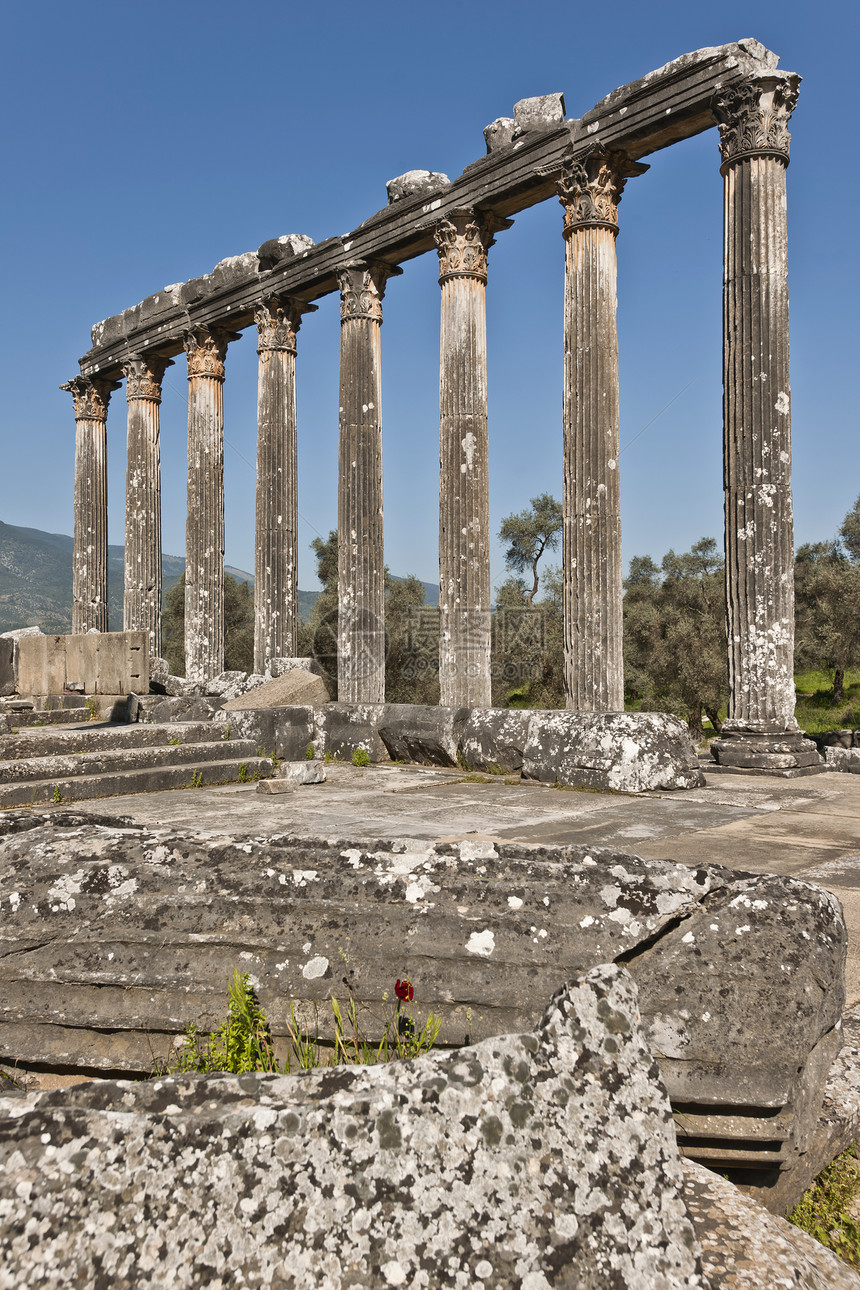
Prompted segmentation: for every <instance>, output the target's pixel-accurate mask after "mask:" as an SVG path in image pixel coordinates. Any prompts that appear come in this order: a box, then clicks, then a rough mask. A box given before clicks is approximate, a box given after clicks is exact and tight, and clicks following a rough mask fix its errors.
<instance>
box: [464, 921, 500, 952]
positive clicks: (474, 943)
mask: <svg viewBox="0 0 860 1290" xmlns="http://www.w3.org/2000/svg"><path fill="white" fill-rule="evenodd" d="M495 948H496V938H495V936H494V935H493V933H492V932H491V931H490V929H489V927H487V928H485V930H484V931H483V932H472V935H471V936H470V937H469V939H468V941H467V942H466V952H467V953H468V954H479V955H480V956H481V958H483V959H488V958H489V957H490V955H491V954H492V952H493V950H494V949H495Z"/></svg>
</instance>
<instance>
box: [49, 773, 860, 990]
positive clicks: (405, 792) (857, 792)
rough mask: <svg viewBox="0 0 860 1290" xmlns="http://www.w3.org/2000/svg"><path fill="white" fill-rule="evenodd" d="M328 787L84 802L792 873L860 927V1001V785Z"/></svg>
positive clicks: (472, 779) (226, 827) (273, 826)
mask: <svg viewBox="0 0 860 1290" xmlns="http://www.w3.org/2000/svg"><path fill="white" fill-rule="evenodd" d="M326 769H327V772H328V779H327V781H326V782H325V783H324V784H318V785H312V786H307V787H303V788H298V789H295V790H294V791H293V792H291V793H284V794H278V795H268V794H262V793H258V792H257V791H256V785H254V784H241V785H240V784H230V785H224V786H222V787H218V788H202V789H184V790H179V791H173V792H164V793H149V794H145V795H140V796H134V797H113V798H108V799H103V800H101V801H93V802H86V803H81V804H79V805H78V806H76V808H75V809H82V810H88V811H91V812H92V813H94V814H98V815H129V816H131V817H133V818H134V819H136V820H138V821H140V822H141V823H145V824H148V825H153V826H155V825H158V826H166V827H177V828H184V829H191V830H194V831H196V832H201V833H205V834H208V835H211V836H221V835H229V836H240V835H243V836H257V837H260V836H271V835H272V834H277V833H293V834H298V835H302V836H306V837H309V836H322V837H336V838H343V839H356V840H367V839H374V838H392V837H411V838H427V839H445V840H455V839H460V838H464V837H465V838H468V837H476V836H479V837H482V838H499V839H505V840H506V841H521V842H533V843H534V842H542V843H548V844H565V843H569V844H575V845H584V846H593V847H598V846H609V847H614V848H618V849H621V850H625V851H631V852H634V853H635V854H637V855H641V856H644V857H646V858H650V859H671V860H679V861H682V862H683V863H685V864H690V865H698V864H705V863H708V864H722V865H726V866H727V867H729V868H734V869H742V870H746V871H748V872H753V873H777V874H790V875H792V876H793V877H796V878H802V879H804V880H808V881H810V882H816V883H819V884H820V885H821V886H823V887H826V888H827V890H828V891H832V892H834V893H835V894H836V895H837V896H838V897H839V898H840V900H841V901H842V903H843V905H844V908H845V915H846V920H847V923H848V928H849V962H848V1004H849V1005H852V1004H856V1003H858V1002H860V776H854V775H845V774H837V773H832V772H831V773H827V774H823V775H815V776H810V777H808V778H803V779H794V780H785V779H779V778H777V777H770V776H754V777H753V776H751V777H749V778H747V777H746V776H740V775H738V776H729V775H721V774H719V773H706V781H707V782H706V784H705V787H704V788H700V789H695V790H688V791H686V792H674V793H670V792H665V793H647V794H644V795H642V796H637V797H633V796H624V795H620V794H615V793H600V792H591V791H586V792H583V791H576V790H570V789H558V788H551V787H548V786H545V785H539V784H528V783H524V782H522V783H521V782H519V781H511V780H508V781H505V780H493V781H491V782H477V781H478V780H479V779H480V777H477V776H468V775H462V774H460V773H459V772H448V771H444V770H435V769H429V768H423V767H413V766H374V767H368V768H366V769H357V768H355V767H353V766H348V765H332V766H328V767H327V768H326Z"/></svg>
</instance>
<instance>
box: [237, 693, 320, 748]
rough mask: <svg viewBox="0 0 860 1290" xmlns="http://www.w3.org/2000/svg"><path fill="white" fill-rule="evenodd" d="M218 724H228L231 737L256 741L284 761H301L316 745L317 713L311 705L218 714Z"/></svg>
mask: <svg viewBox="0 0 860 1290" xmlns="http://www.w3.org/2000/svg"><path fill="white" fill-rule="evenodd" d="M215 722H216V724H217V723H219V722H225V723H226V724H227V726H228V728H229V731H230V735H231V737H232V736H233V735H234V734H235V735H236V736H238V737H239V738H241V739H253V740H254V741H255V742H256V744H257V745H258V747H262V748H264V749H266V750H267V751H268V752H271V753H273V754H274V755H275V756H276V757H277V758H278V759H279V760H281V761H301V759H302V758H303V757H305V756H307V750H308V748H309V747H310V748H313V745H314V734H315V723H314V709H313V708H312V707H311V706H310V705H309V704H304V705H296V706H289V705H287V706H283V707H277V708H268V707H266V708H235V709H231V710H230V711H227V712H225V711H224V710H223V709H222V710H220V711H219V712H216V713H215ZM322 751H325V750H324V749H323V750H322Z"/></svg>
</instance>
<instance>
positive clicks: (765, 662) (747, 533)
mask: <svg viewBox="0 0 860 1290" xmlns="http://www.w3.org/2000/svg"><path fill="white" fill-rule="evenodd" d="M798 86H799V77H797V76H795V75H793V74H792V73H789V72H779V71H771V72H766V73H764V74H762V75H757V76H753V77H750V78H748V79H747V80H745V81H743V82H741V83H740V84H739V85H736V86H733V87H732V88H730V89H728V90H721V91H718V92H717V94H716V95H715V96H714V102H713V104H712V107H713V111H714V115H715V116H716V118H717V121H718V122H719V127H720V151H721V153H722V159H723V161H722V167H721V170H722V174H723V184H724V187H723V194H724V202H723V245H724V285H723V461H724V467H723V472H724V486H725V540H726V599H727V607H728V658H729V690H730V698H729V715H728V720H727V721H726V722H725V724H724V726H723V730H722V734H721V737H720V739H719V740H717V741H715V742H714V744H713V745H712V751H713V753H714V756H715V758H716V760H717V761H719V762H720V763H722V764H724V765H727V766H739V767H748V768H758V769H765V770H767V769H770V770H792V769H796V768H798V767H804V766H811V765H817V764H818V761H819V758H818V754H817V752H816V750H815V747H814V745H813V744H812V743H811V742H810V741H809V740H805V739H803V737H802V736H801V734H800V732H799V729H798V726H797V722H796V721H795V718H794V702H795V694H794V526H793V520H792V507H791V482H790V481H791V404H790V395H789V380H788V274H787V267H788V266H787V242H786V201H785V171H786V166H787V165H788V149H789V140H790V135H789V132H788V120H789V117H790V116H791V113H792V110H793V108H794V106H795V103H796V102H797V95H798Z"/></svg>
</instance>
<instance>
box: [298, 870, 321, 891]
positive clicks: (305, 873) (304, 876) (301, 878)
mask: <svg viewBox="0 0 860 1290" xmlns="http://www.w3.org/2000/svg"><path fill="white" fill-rule="evenodd" d="M316 879H317V870H316V869H294V870H293V885H294V886H296V887H306V886H307V885H308V883H309V882H316Z"/></svg>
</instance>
